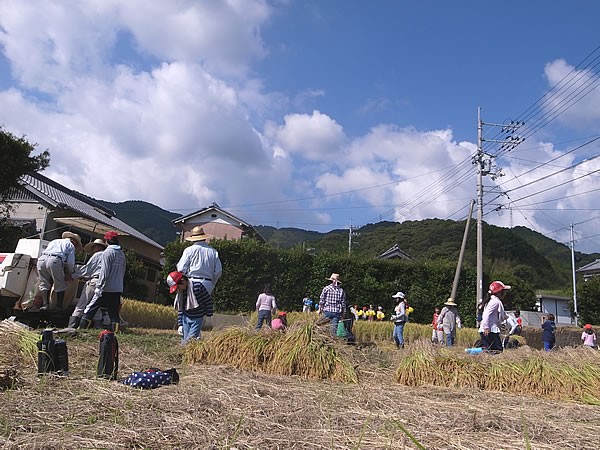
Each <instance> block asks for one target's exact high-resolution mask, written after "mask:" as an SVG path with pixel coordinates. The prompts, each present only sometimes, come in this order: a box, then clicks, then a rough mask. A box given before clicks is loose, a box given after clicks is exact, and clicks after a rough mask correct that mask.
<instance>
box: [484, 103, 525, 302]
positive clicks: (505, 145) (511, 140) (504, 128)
mask: <svg viewBox="0 0 600 450" xmlns="http://www.w3.org/2000/svg"><path fill="white" fill-rule="evenodd" d="M523 125H525V122H519V121H514V120H511V121H510V123H485V122H483V121H482V120H481V107H478V108H477V154H476V155H475V156H474V157H473V164H474V165H476V166H477V298H476V299H475V311H477V307H478V306H479V302H481V301H482V300H483V177H484V176H486V175H490V176H491V178H492V180H495V179H496V178H498V177H501V176H503V175H504V174H503V173H502V170H501V169H499V168H497V167H496V166H495V165H494V163H493V159H494V158H495V157H496V156H497V155H493V154H489V153H486V152H485V151H484V150H483V143H484V142H494V143H498V144H502V146H501V147H500V148H499V149H498V151H497V153H499V152H504V151H510V150H512V149H513V148H515V147H516V146H517V145H519V144H520V143H521V142H523V141H524V140H525V138H520V137H517V136H513V133H514V132H515V131H516V130H518V129H519V128H521V127H522V126H523ZM484 126H492V127H501V131H500V134H501V137H502V139H500V140H497V139H484V137H483V127H484Z"/></svg>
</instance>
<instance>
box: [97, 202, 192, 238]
mask: <svg viewBox="0 0 600 450" xmlns="http://www.w3.org/2000/svg"><path fill="white" fill-rule="evenodd" d="M96 201H97V202H98V203H100V204H101V205H103V206H105V207H106V208H109V209H111V210H113V211H114V212H115V214H116V215H117V217H118V218H119V219H121V220H122V221H123V222H125V223H126V224H127V225H130V226H132V227H133V228H135V229H136V230H138V231H140V232H141V233H144V234H145V235H146V236H148V237H149V238H150V239H152V240H153V241H155V242H157V243H159V244H160V245H163V246H164V245H166V244H167V243H168V242H171V241H174V240H175V239H177V228H175V226H174V225H173V223H172V222H171V221H172V220H173V219H176V218H177V217H180V216H181V214H176V213H172V212H170V211H167V210H165V209H162V208H160V207H158V206H156V205H153V204H152V203H148V202H144V201H142V200H127V201H124V202H120V203H113V202H107V201H104V200H96Z"/></svg>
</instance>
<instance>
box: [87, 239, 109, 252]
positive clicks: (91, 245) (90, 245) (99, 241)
mask: <svg viewBox="0 0 600 450" xmlns="http://www.w3.org/2000/svg"><path fill="white" fill-rule="evenodd" d="M94 245H100V246H102V248H106V243H105V242H104V241H103V240H102V239H96V240H95V241H92V242H88V243H87V244H85V247H83V251H84V252H86V253H92V250H93V248H94Z"/></svg>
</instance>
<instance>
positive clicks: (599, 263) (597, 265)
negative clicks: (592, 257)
mask: <svg viewBox="0 0 600 450" xmlns="http://www.w3.org/2000/svg"><path fill="white" fill-rule="evenodd" d="M592 270H600V259H597V260H596V261H594V262H591V263H589V264H586V265H585V266H583V267H580V268H579V269H577V270H576V272H591V271H592Z"/></svg>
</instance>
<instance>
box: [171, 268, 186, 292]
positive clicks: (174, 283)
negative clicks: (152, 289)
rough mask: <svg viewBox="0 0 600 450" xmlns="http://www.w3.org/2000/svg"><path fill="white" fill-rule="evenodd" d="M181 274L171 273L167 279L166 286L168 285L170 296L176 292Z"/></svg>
mask: <svg viewBox="0 0 600 450" xmlns="http://www.w3.org/2000/svg"><path fill="white" fill-rule="evenodd" d="M182 278H183V274H182V273H181V272H177V271H175V272H171V273H170V274H169V276H168V277H167V284H168V285H169V292H170V293H171V294H172V293H173V292H175V291H176V290H177V283H179V282H180V281H181V279H182Z"/></svg>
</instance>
